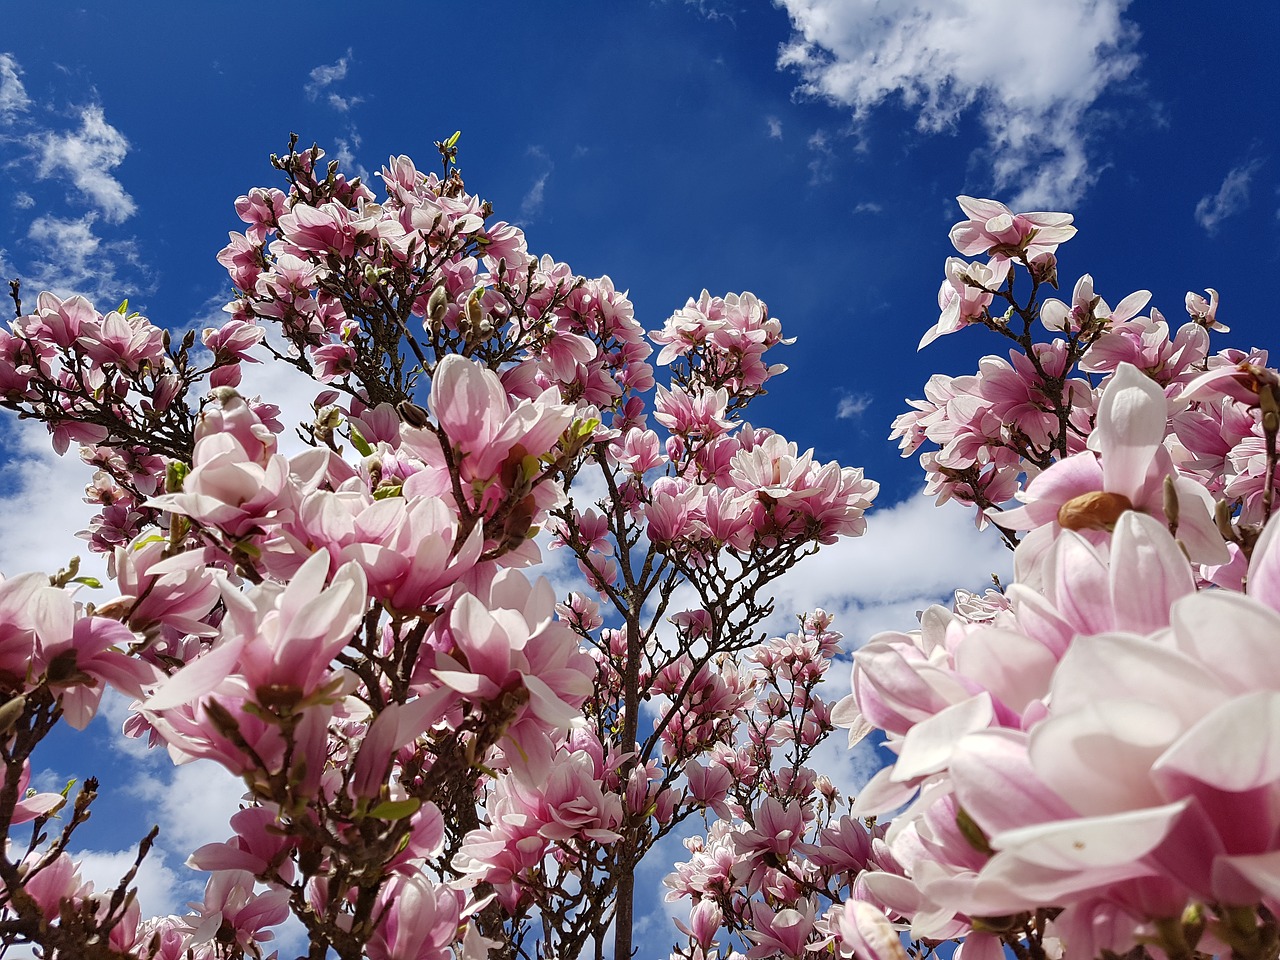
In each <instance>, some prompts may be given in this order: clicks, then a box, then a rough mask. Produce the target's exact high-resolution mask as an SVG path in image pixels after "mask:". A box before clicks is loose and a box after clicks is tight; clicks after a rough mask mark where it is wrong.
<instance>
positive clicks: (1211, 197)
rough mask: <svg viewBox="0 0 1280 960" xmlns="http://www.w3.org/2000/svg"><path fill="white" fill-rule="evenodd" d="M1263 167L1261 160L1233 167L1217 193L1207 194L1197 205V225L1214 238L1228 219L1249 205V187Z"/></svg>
mask: <svg viewBox="0 0 1280 960" xmlns="http://www.w3.org/2000/svg"><path fill="white" fill-rule="evenodd" d="M1261 166H1262V161H1261V160H1257V159H1255V160H1250V161H1248V162H1247V163H1242V164H1240V165H1239V166H1235V167H1232V168H1231V170H1230V171H1229V172H1228V173H1227V175H1226V176H1225V177H1223V179H1222V185H1221V186H1219V187H1218V192H1217V193H1210V194H1206V195H1205V196H1203V197H1201V198H1200V202H1199V203H1197V204H1196V223H1198V224H1200V226H1202V227H1204V229H1205V231H1206V232H1207V233H1209V234H1210V236H1212V235H1213V234H1215V233H1217V232H1218V227H1219V226H1220V225H1221V224H1222V221H1223V220H1225V219H1227V217H1231V216H1234V215H1235V214H1237V213H1239V212H1240V211H1242V210H1244V209H1245V207H1247V206H1248V205H1249V185H1250V183H1251V182H1252V181H1253V175H1254V174H1255V173H1257V172H1258V168H1259V167H1261Z"/></svg>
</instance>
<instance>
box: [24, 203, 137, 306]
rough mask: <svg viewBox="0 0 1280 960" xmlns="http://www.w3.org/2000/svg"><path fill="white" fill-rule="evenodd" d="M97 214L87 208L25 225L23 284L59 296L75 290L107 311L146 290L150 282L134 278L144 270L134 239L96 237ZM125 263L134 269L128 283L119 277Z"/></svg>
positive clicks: (40, 218)
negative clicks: (81, 212)
mask: <svg viewBox="0 0 1280 960" xmlns="http://www.w3.org/2000/svg"><path fill="white" fill-rule="evenodd" d="M97 219H98V217H97V214H95V213H87V214H85V215H84V216H82V217H74V218H69V219H64V218H62V217H56V216H53V215H51V214H50V215H45V216H40V217H37V218H36V219H35V220H33V221H32V222H31V226H30V227H29V228H28V229H27V239H28V240H30V241H31V244H30V245H29V246H28V248H27V251H26V252H27V262H26V265H25V269H24V270H23V271H22V273H23V274H24V287H26V288H35V289H38V290H49V291H51V292H53V293H56V294H58V295H59V296H63V297H66V296H70V295H72V294H77V293H78V294H81V295H83V296H85V297H87V298H88V299H89V300H90V301H92V302H93V303H94V304H95V305H96V306H98V307H99V308H100V309H107V310H109V309H111V308H112V307H114V306H115V304H116V303H118V302H120V301H121V300H123V299H125V298H126V297H129V296H133V295H136V294H138V293H140V292H146V291H148V290H149V289H150V288H151V286H150V283H149V282H143V283H139V282H138V279H137V277H139V276H144V275H145V272H146V271H145V270H144V268H143V264H142V260H141V257H140V256H139V254H138V246H137V244H136V243H135V242H134V241H133V240H127V239H121V240H106V239H104V238H103V237H101V236H99V235H98V233H97V231H96V230H95V229H94V225H95V223H96V222H97ZM6 266H8V264H6ZM125 268H130V270H131V271H132V272H133V273H134V277H133V278H132V279H131V280H130V281H129V282H127V283H126V282H125V281H124V280H123V279H122V278H121V273H122V271H123V270H124V269H125ZM112 300H114V302H111V303H107V301H112Z"/></svg>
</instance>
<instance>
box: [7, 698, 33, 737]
mask: <svg viewBox="0 0 1280 960" xmlns="http://www.w3.org/2000/svg"><path fill="white" fill-rule="evenodd" d="M26 709H27V698H26V697H24V696H23V695H22V694H18V695H17V696H16V697H14V698H12V699H11V700H7V701H6V702H5V703H4V705H3V706H0V736H8V734H9V731H10V730H12V729H13V727H14V724H16V723H17V722H18V720H19V719H20V718H21V717H22V714H23V711H25V710H26Z"/></svg>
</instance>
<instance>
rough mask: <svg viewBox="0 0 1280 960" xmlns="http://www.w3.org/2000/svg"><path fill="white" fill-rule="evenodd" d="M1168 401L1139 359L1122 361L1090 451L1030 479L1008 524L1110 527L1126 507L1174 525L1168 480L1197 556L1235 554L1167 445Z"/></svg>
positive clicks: (1006, 516) (1007, 515) (1222, 558)
mask: <svg viewBox="0 0 1280 960" xmlns="http://www.w3.org/2000/svg"><path fill="white" fill-rule="evenodd" d="M1167 420H1168V405H1167V403H1166V401H1165V397H1164V392H1163V391H1162V390H1161V389H1160V388H1159V386H1157V385H1156V384H1155V383H1154V382H1153V381H1152V380H1151V379H1150V378H1148V377H1147V376H1145V375H1144V374H1142V373H1140V372H1139V371H1138V370H1137V369H1136V368H1135V367H1133V366H1132V365H1131V364H1127V363H1122V364H1120V366H1119V367H1118V368H1117V369H1116V372H1115V374H1114V375H1113V376H1112V378H1111V379H1110V380H1109V381H1108V382H1107V386H1106V387H1105V389H1104V391H1103V395H1102V399H1101V401H1100V402H1099V404H1098V414H1097V426H1096V427H1095V429H1094V432H1093V433H1092V434H1091V435H1090V437H1089V451H1088V452H1084V453H1078V454H1076V455H1074V456H1071V457H1067V458H1066V459H1064V460H1060V461H1058V462H1057V463H1055V464H1054V465H1053V466H1051V467H1050V468H1049V469H1048V470H1046V471H1044V473H1041V474H1039V475H1038V476H1037V477H1035V478H1034V479H1033V480H1032V481H1031V483H1030V484H1028V486H1027V489H1026V491H1025V493H1024V494H1023V495H1022V497H1021V499H1022V500H1023V501H1024V505H1023V506H1021V507H1018V508H1015V509H1013V510H1006V511H1004V512H1003V513H1002V514H1001V515H1000V522H1001V523H1003V524H1005V525H1007V526H1010V527H1012V528H1013V529H1015V530H1031V529H1034V528H1037V527H1042V526H1045V525H1049V524H1052V525H1053V526H1052V529H1053V530H1054V531H1058V530H1062V529H1070V530H1083V531H1093V530H1097V531H1106V530H1109V529H1111V528H1112V527H1113V526H1114V524H1115V521H1116V520H1117V519H1119V517H1120V515H1121V514H1122V513H1123V512H1124V511H1125V510H1135V509H1136V510H1141V511H1142V512H1144V513H1147V514H1150V515H1152V516H1154V517H1156V518H1157V519H1160V520H1163V521H1165V522H1168V518H1167V517H1166V516H1165V509H1164V503H1165V482H1166V478H1168V480H1169V481H1171V482H1172V484H1173V488H1174V491H1175V493H1176V496H1177V504H1178V536H1179V538H1180V539H1181V540H1182V541H1183V542H1184V543H1185V544H1186V545H1187V549H1188V550H1189V551H1190V552H1191V555H1192V557H1193V558H1195V559H1196V560H1198V561H1200V562H1204V563H1224V562H1226V560H1227V559H1228V557H1227V552H1226V547H1225V545H1224V543H1223V541H1222V535H1221V534H1220V533H1218V531H1217V528H1216V526H1215V525H1214V522H1213V520H1212V512H1211V507H1210V498H1209V495H1208V492H1207V491H1205V489H1204V488H1203V487H1202V486H1201V485H1200V484H1198V483H1196V482H1195V481H1194V480H1191V479H1189V478H1187V477H1185V476H1179V475H1177V474H1176V473H1175V471H1174V467H1173V461H1172V459H1171V457H1170V455H1169V451H1168V450H1167V449H1166V448H1165V446H1164V442H1163V441H1164V438H1165V435H1166V432H1167Z"/></svg>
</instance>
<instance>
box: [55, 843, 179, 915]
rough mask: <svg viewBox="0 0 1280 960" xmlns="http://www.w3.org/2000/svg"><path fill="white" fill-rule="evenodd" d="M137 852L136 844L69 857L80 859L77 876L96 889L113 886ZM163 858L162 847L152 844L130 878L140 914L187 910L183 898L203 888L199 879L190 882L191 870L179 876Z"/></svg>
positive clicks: (99, 890) (79, 852)
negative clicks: (121, 848)
mask: <svg viewBox="0 0 1280 960" xmlns="http://www.w3.org/2000/svg"><path fill="white" fill-rule="evenodd" d="M137 856H138V851H137V849H136V848H133V849H125V850H115V851H104V850H83V851H74V852H73V853H72V857H73V858H74V859H76V860H79V861H80V876H81V877H83V878H84V879H85V880H92V881H93V888H94V890H95V891H98V892H100V893H101V892H104V891H107V890H113V889H115V887H116V885H117V884H118V883H119V882H120V879H121V878H122V877H123V876H124V875H125V874H126V873H127V872H128V871H129V869H130V868H131V867H132V866H133V861H134V860H135V859H136V858H137ZM167 860H168V858H167V857H166V856H165V854H164V852H163V851H162V850H159V849H156V848H154V847H153V848H152V850H151V852H150V853H148V854H147V858H146V859H145V860H143V861H142V866H141V867H139V868H138V873H137V876H135V877H134V878H133V885H134V886H135V887H136V888H137V890H138V906H139V907H140V908H141V910H142V916H144V917H153V916H164V915H167V914H171V913H176V914H184V913H187V901H189V900H191V899H193V898H195V897H198V896H199V895H200V891H201V890H203V888H204V884H203V883H202V882H195V883H193V882H192V881H193V880H195V879H196V877H197V875H196V874H194V873H192V874H191V878H190V879H188V878H187V877H183V876H181V875H179V874H178V873H177V872H175V871H174V870H173V869H172V868H170V867H169V865H168V863H167ZM183 872H184V873H187V872H188V871H186V870H184V871H183Z"/></svg>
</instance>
